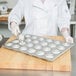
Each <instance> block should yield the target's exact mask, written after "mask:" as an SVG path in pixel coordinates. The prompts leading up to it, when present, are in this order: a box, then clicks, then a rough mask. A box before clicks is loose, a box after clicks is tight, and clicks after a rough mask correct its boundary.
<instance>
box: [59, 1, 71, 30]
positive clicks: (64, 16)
mask: <svg viewBox="0 0 76 76" xmlns="http://www.w3.org/2000/svg"><path fill="white" fill-rule="evenodd" d="M70 20H71V15H70V11H69V9H68V6H67V2H66V0H63V1H62V2H61V4H60V5H59V8H58V27H59V29H60V31H61V29H62V28H70Z"/></svg>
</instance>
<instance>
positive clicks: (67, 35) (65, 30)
mask: <svg viewBox="0 0 76 76" xmlns="http://www.w3.org/2000/svg"><path fill="white" fill-rule="evenodd" d="M61 32H62V34H63V36H64V38H65V41H66V42H67V43H74V40H73V38H72V37H71V36H70V33H69V32H70V30H69V28H62V30H61Z"/></svg>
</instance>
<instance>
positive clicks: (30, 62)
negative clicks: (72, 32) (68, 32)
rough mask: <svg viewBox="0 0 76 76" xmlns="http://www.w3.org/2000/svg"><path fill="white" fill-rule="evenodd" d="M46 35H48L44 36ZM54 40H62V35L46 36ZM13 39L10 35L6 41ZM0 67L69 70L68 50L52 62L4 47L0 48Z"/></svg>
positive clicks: (69, 55)
mask: <svg viewBox="0 0 76 76" xmlns="http://www.w3.org/2000/svg"><path fill="white" fill-rule="evenodd" d="M45 37H48V36H45ZM48 38H52V39H55V40H64V38H63V37H60V36H54V37H48ZM13 39H15V37H14V36H13V37H11V38H10V39H9V40H8V41H11V40H13ZM0 68H1V69H27V70H52V71H71V54H70V50H67V52H66V53H64V54H63V55H61V56H60V57H59V58H57V59H56V60H55V61H53V62H49V61H45V60H42V59H39V58H36V57H33V56H29V55H26V54H24V53H20V52H16V51H14V50H9V49H6V48H4V47H2V48H1V49H0Z"/></svg>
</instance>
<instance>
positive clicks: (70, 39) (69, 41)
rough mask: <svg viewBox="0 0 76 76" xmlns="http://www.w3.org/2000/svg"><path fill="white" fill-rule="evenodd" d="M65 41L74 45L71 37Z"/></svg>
mask: <svg viewBox="0 0 76 76" xmlns="http://www.w3.org/2000/svg"><path fill="white" fill-rule="evenodd" d="M65 41H66V42H67V43H74V41H73V38H72V37H71V36H68V37H65Z"/></svg>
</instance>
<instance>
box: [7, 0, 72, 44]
mask: <svg viewBox="0 0 76 76" xmlns="http://www.w3.org/2000/svg"><path fill="white" fill-rule="evenodd" d="M23 17H24V19H25V25H26V26H25V28H24V30H23V31H22V33H21V31H20V28H19V24H20V22H21V20H22V18H23ZM70 19H71V15H70V12H69V9H68V6H67V2H66V0H19V1H18V2H17V4H16V6H15V7H14V8H13V9H12V11H11V12H10V14H9V17H8V28H9V30H10V31H11V32H12V33H13V34H14V35H16V36H18V35H19V34H20V33H21V34H22V36H23V35H25V34H32V35H37V36H47V35H48V36H57V31H58V28H59V30H60V32H61V33H62V35H63V36H64V38H65V40H66V42H69V43H73V38H72V37H71V36H70ZM22 38H23V37H22Z"/></svg>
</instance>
